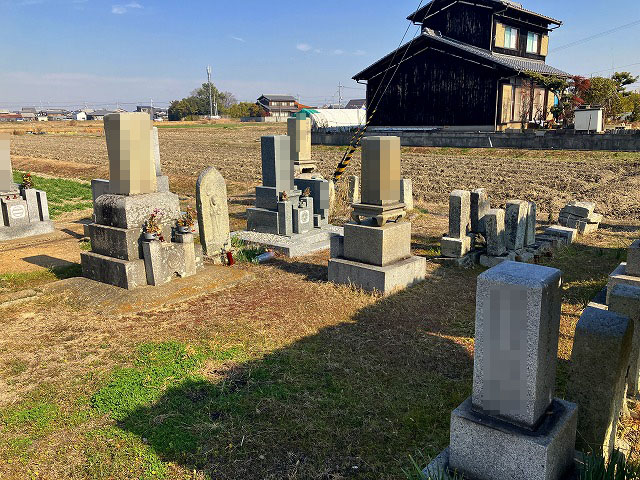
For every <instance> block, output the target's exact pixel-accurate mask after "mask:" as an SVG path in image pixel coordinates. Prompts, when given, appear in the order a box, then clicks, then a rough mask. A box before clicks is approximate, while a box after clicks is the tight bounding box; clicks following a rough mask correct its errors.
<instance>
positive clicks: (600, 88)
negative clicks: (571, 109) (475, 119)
mask: <svg viewBox="0 0 640 480" xmlns="http://www.w3.org/2000/svg"><path fill="white" fill-rule="evenodd" d="M590 80H591V85H590V86H589V89H588V90H587V91H586V92H585V93H584V101H585V103H589V104H591V105H602V107H604V113H605V116H606V117H607V118H611V117H614V116H616V115H619V114H620V113H622V101H621V98H620V97H621V95H620V93H619V92H618V84H617V83H616V82H615V80H613V79H611V78H604V77H593V78H591V79H590Z"/></svg>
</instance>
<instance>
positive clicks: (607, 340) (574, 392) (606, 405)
mask: <svg viewBox="0 0 640 480" xmlns="http://www.w3.org/2000/svg"><path fill="white" fill-rule="evenodd" d="M632 337H633V324H632V323H631V322H630V321H629V319H628V318H626V317H622V316H620V315H618V314H616V313H614V312H610V311H607V310H603V309H599V308H594V307H587V308H585V310H584V311H583V312H582V315H581V316H580V320H579V321H578V324H577V326H576V331H575V336H574V339H573V350H572V353H571V375H570V379H569V384H568V387H567V399H568V400H571V401H573V402H575V403H577V404H578V405H580V410H579V412H578V436H577V442H576V446H577V448H578V449H580V450H583V451H594V452H599V451H600V450H601V449H602V450H603V453H604V456H605V458H609V457H610V455H611V452H612V451H613V448H614V446H615V438H616V426H617V422H618V416H619V414H620V410H621V408H622V402H623V400H624V393H625V385H626V373H627V368H628V365H629V355H630V353H631V346H632Z"/></svg>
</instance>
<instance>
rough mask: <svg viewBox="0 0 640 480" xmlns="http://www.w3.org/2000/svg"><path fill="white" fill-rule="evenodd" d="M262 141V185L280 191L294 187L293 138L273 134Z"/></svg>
mask: <svg viewBox="0 0 640 480" xmlns="http://www.w3.org/2000/svg"><path fill="white" fill-rule="evenodd" d="M261 142H262V150H261V151H262V185H263V186H265V187H273V188H275V189H276V195H277V194H279V193H280V192H284V191H289V190H292V189H293V163H292V162H291V158H290V152H291V138H289V137H288V136H286V135H271V136H265V137H262V139H261Z"/></svg>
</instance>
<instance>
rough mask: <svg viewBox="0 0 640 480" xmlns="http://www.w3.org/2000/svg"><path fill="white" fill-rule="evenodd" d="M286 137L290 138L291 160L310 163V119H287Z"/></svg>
mask: <svg viewBox="0 0 640 480" xmlns="http://www.w3.org/2000/svg"><path fill="white" fill-rule="evenodd" d="M287 135H289V136H290V137H291V160H292V161H294V162H297V163H309V162H311V119H309V118H305V119H299V118H289V119H287Z"/></svg>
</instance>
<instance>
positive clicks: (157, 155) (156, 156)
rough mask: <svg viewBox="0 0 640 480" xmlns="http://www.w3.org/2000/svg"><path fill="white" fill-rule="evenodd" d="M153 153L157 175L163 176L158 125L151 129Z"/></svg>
mask: <svg viewBox="0 0 640 480" xmlns="http://www.w3.org/2000/svg"><path fill="white" fill-rule="evenodd" d="M150 138H151V155H152V156H153V164H154V165H155V167H156V177H161V176H162V163H161V162H160V139H159V138H158V127H153V128H152V129H151V137H150Z"/></svg>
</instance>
